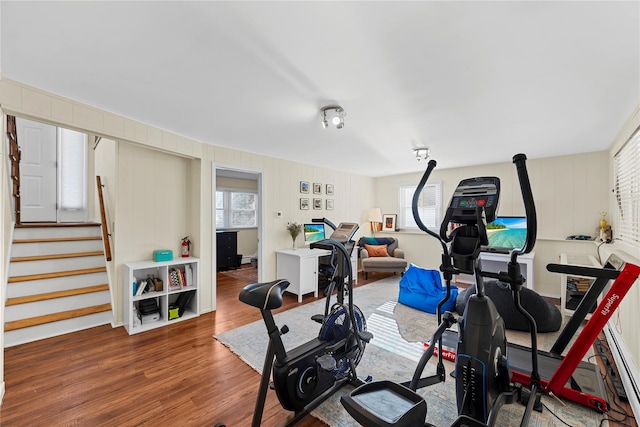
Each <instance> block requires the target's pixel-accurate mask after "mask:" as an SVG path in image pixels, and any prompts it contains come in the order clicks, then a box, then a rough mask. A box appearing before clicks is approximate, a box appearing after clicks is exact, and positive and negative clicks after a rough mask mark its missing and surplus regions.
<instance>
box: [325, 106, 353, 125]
mask: <svg viewBox="0 0 640 427" xmlns="http://www.w3.org/2000/svg"><path fill="white" fill-rule="evenodd" d="M320 113H321V115H322V127H323V128H325V129H326V128H327V127H328V126H329V123H331V124H332V125H334V126H335V127H336V128H337V129H342V128H343V127H344V116H346V115H347V113H346V112H345V111H344V109H343V108H342V107H340V106H339V105H332V106H328V107H324V108H323V109H322V110H320Z"/></svg>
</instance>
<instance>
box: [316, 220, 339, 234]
mask: <svg viewBox="0 0 640 427" xmlns="http://www.w3.org/2000/svg"><path fill="white" fill-rule="evenodd" d="M311 222H321V223H324V224H327V225H328V226H329V227H331V229H332V230H334V231H335V230H336V228H337V227H336V225H335V224H334V223H333V222H331V221H329V220H328V219H327V218H324V217H322V218H312V219H311Z"/></svg>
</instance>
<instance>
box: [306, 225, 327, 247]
mask: <svg viewBox="0 0 640 427" xmlns="http://www.w3.org/2000/svg"><path fill="white" fill-rule="evenodd" d="M324 239H325V236H324V224H305V225H304V241H305V243H311V242H317V241H318V240H324Z"/></svg>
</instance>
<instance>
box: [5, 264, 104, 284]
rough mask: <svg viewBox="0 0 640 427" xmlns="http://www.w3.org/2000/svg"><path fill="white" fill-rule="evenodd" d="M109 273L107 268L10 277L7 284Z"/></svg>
mask: <svg viewBox="0 0 640 427" xmlns="http://www.w3.org/2000/svg"><path fill="white" fill-rule="evenodd" d="M106 271H107V267H94V268H84V269H81V270H67V271H58V272H55V273H42V274H27V275H24V276H13V277H9V279H8V280H7V283H18V282H28V281H31V280H41V279H53V278H56V277H67V276H77V275H80V274H91V273H103V272H106Z"/></svg>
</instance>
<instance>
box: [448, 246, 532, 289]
mask: <svg viewBox="0 0 640 427" xmlns="http://www.w3.org/2000/svg"><path fill="white" fill-rule="evenodd" d="M535 256H536V253H535V252H529V253H528V254H526V255H521V256H519V257H518V264H520V269H521V270H522V275H523V276H524V277H525V278H526V279H527V281H526V282H525V284H524V285H525V287H527V288H529V289H534V287H533V285H534V283H535V282H534V281H533V272H534V268H533V260H534V258H535ZM509 259H510V255H509V254H497V253H491V252H480V260H481V262H482V270H483V271H490V272H492V273H499V272H501V271H507V264H508V263H509ZM455 280H456V281H457V282H460V283H468V284H471V285H472V284H473V283H474V282H473V276H471V275H470V274H459V275H458V276H457V278H456V279H455ZM485 280H491V279H486V278H485Z"/></svg>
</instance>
